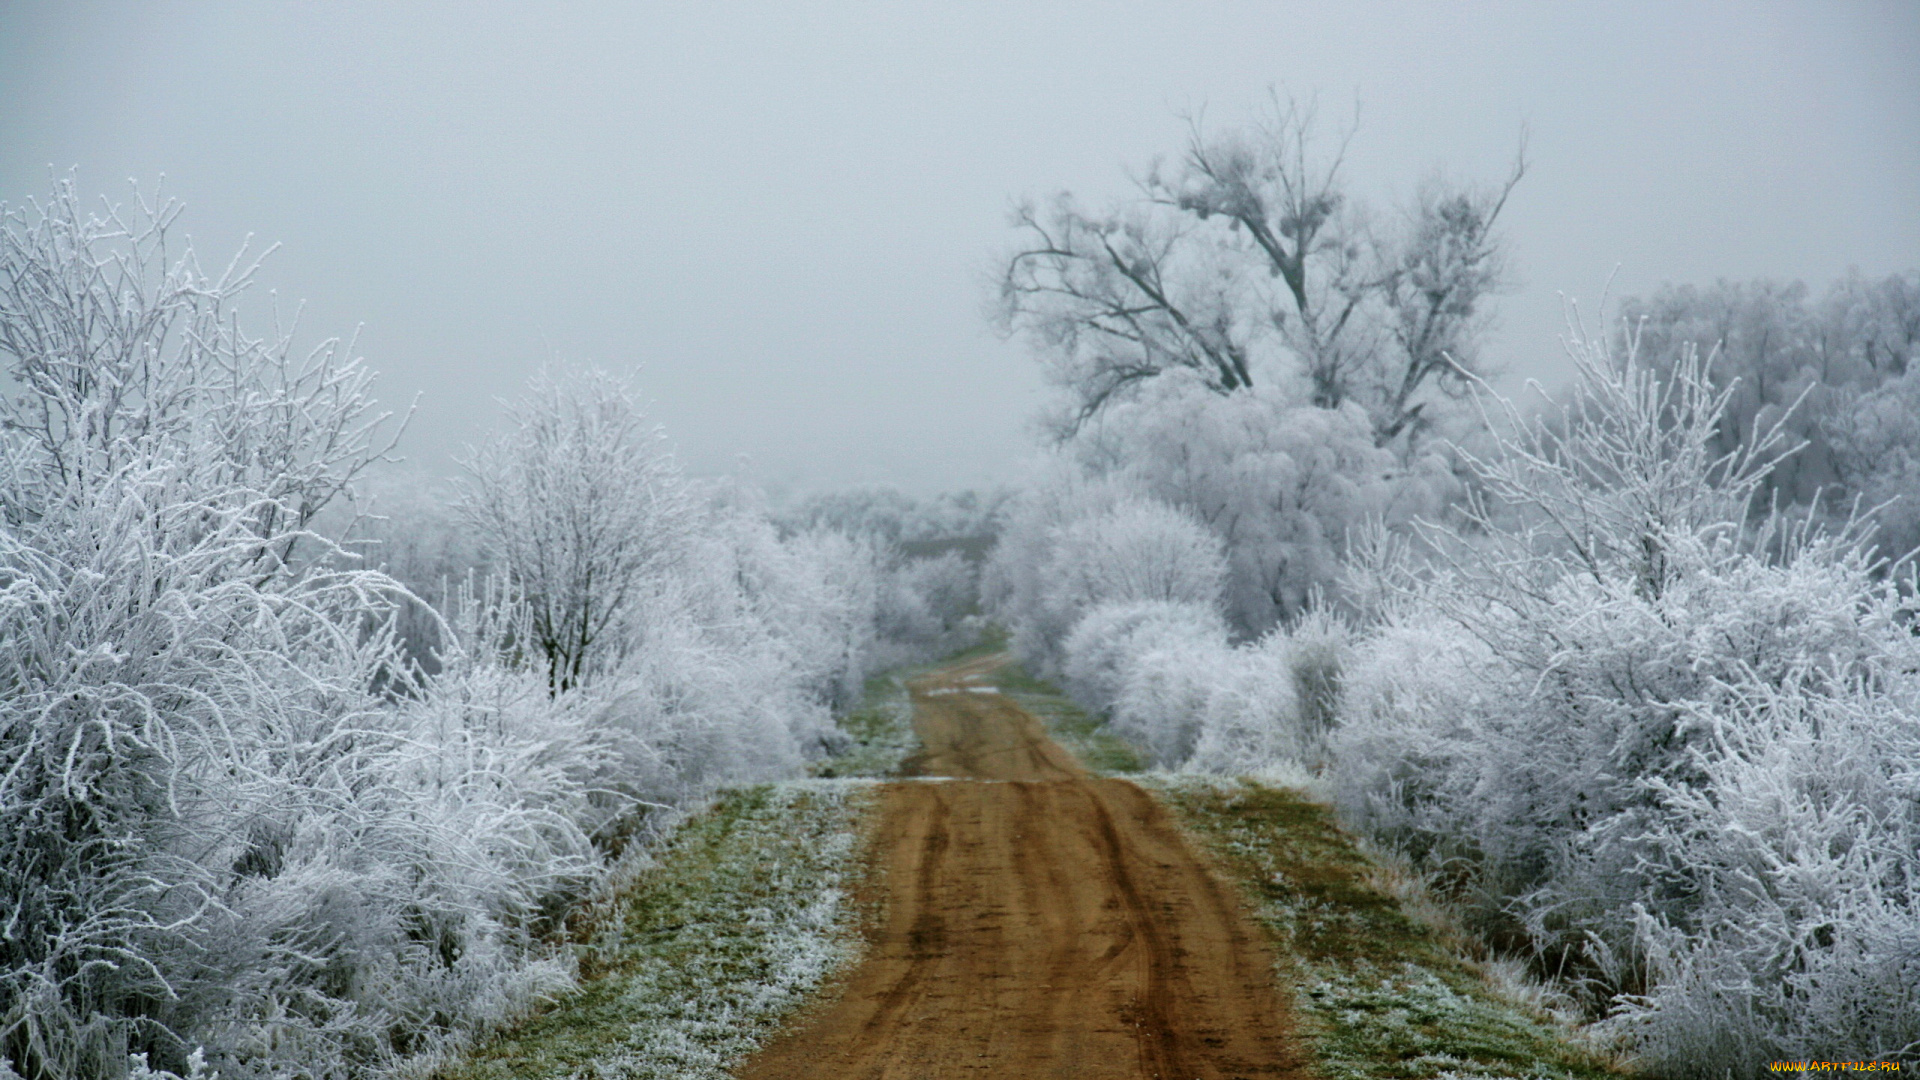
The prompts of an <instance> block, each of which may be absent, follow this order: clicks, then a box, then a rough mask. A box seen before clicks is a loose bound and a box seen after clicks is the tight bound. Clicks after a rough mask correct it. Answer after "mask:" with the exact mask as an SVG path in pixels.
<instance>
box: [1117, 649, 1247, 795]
mask: <svg viewBox="0 0 1920 1080" xmlns="http://www.w3.org/2000/svg"><path fill="white" fill-rule="evenodd" d="M1232 659H1233V651H1232V650H1231V649H1230V648H1228V647H1227V644H1226V642H1225V641H1224V640H1220V639H1206V638H1183V639H1178V640H1174V641H1169V642H1161V643H1156V644H1155V646H1154V647H1151V648H1148V649H1146V650H1145V651H1144V652H1140V653H1138V654H1136V655H1135V657H1134V660H1133V662H1132V663H1131V664H1130V665H1129V671H1128V674H1127V678H1126V680H1125V681H1124V682H1123V683H1122V685H1121V688H1120V694H1119V697H1118V699H1117V700H1116V701H1115V702H1114V705H1113V714H1112V715H1113V719H1112V724H1113V730H1114V731H1115V732H1116V733H1117V734H1119V735H1120V736H1121V737H1122V738H1124V739H1127V740H1128V741H1130V742H1133V743H1134V744H1136V745H1138V746H1142V747H1144V748H1146V750H1147V752H1148V755H1149V756H1150V757H1151V758H1152V760H1153V762H1154V764H1156V765H1159V766H1161V767H1163V768H1178V767H1180V766H1181V765H1183V764H1185V763H1186V761H1187V759H1188V758H1190V757H1192V756H1193V749H1194V746H1195V744H1196V743H1198V742H1199V740H1200V732H1201V724H1202V721H1203V718H1204V717H1205V714H1206V708H1207V700H1208V698H1210V697H1211V696H1212V695H1213V692H1214V690H1215V688H1216V687H1218V686H1219V685H1220V684H1221V683H1222V682H1223V681H1224V677H1225V676H1226V674H1227V673H1228V671H1229V670H1230V666H1231V663H1232Z"/></svg>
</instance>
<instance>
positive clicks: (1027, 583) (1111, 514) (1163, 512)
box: [983, 467, 1226, 675]
mask: <svg viewBox="0 0 1920 1080" xmlns="http://www.w3.org/2000/svg"><path fill="white" fill-rule="evenodd" d="M1225 577H1226V564H1225V560H1224V559H1223V557H1222V555H1221V551H1220V543H1219V541H1218V540H1216V539H1215V538H1214V537H1213V536H1212V535H1211V534H1210V533H1208V532H1207V530H1206V529H1204V528H1202V527H1201V526H1200V525H1198V524H1197V523H1195V522H1194V521H1193V520H1192V519H1191V518H1189V517H1187V516H1186V515H1185V514H1183V513H1181V512H1180V511H1178V510H1176V509H1174V508H1172V507H1170V506H1167V505H1165V504H1164V503H1159V502H1156V501H1154V500H1152V499H1148V498H1143V497H1141V496H1138V495H1135V494H1132V493H1131V492H1130V491H1129V490H1128V488H1127V487H1126V486H1124V485H1121V484H1117V483H1114V482H1111V481H1100V480H1089V479H1087V478H1086V477H1085V476H1083V475H1081V474H1079V473H1078V472H1077V471H1076V470H1073V469H1072V468H1070V467H1069V468H1066V469H1061V470H1058V471H1057V472H1055V473H1054V474H1053V476H1052V477H1051V478H1050V479H1049V482H1046V483H1043V484H1042V485H1040V486H1037V487H1036V488H1035V489H1034V490H1033V491H1031V492H1029V493H1028V495H1027V496H1026V497H1025V498H1024V499H1023V500H1022V501H1021V502H1020V503H1019V505H1018V506H1017V507H1016V509H1015V511H1014V512H1013V514H1012V515H1011V517H1010V520H1009V523H1008V525H1007V528H1006V531H1005V532H1004V533H1003V534H1002V536H1001V540H1000V544H999V546H998V547H996V548H995V552H994V558H993V560H992V562H991V563H990V564H989V567H988V572H987V583H986V585H985V586H984V590H983V591H985V592H986V593H987V595H988V597H989V598H990V602H991V603H992V604H993V605H994V609H995V610H996V611H997V612H998V614H999V616H1000V618H1001V619H1002V620H1003V621H1004V622H1005V623H1006V624H1007V625H1008V626H1009V628H1010V629H1011V630H1012V631H1013V644H1014V649H1015V651H1016V653H1017V654H1018V655H1020V657H1021V658H1022V659H1023V660H1024V661H1026V662H1027V663H1029V664H1032V665H1033V666H1034V667H1036V668H1037V669H1039V670H1040V671H1042V672H1045V673H1046V674H1049V675H1051V674H1057V673H1058V672H1059V670H1060V664H1061V662H1062V660H1063V659H1064V654H1063V650H1064V648H1065V644H1066V638H1067V635H1068V634H1069V633H1071V632H1072V630H1073V627H1074V626H1075V625H1077V624H1078V623H1079V621H1080V619H1081V617H1082V616H1084V615H1085V614H1086V613H1087V612H1088V611H1091V610H1092V609H1093V608H1094V607H1096V606H1098V605H1100V604H1106V603H1118V602H1125V601H1147V600H1159V601H1167V602H1171V603H1191V604H1199V605H1201V606H1203V607H1209V608H1211V607H1215V606H1217V605H1218V603H1219V597H1220V590H1221V586H1222V584H1223V582H1224V580H1225Z"/></svg>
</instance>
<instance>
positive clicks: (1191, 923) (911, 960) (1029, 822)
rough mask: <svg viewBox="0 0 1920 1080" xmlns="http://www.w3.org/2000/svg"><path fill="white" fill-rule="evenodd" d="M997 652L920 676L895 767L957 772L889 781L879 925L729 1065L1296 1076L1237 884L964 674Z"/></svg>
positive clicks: (1164, 1078)
mask: <svg viewBox="0 0 1920 1080" xmlns="http://www.w3.org/2000/svg"><path fill="white" fill-rule="evenodd" d="M1003 659H1004V658H989V659H987V660H983V661H976V662H974V663H973V664H970V665H965V666H960V667H954V668H948V669H946V670H943V671H941V672H939V673H937V674H936V675H934V676H931V677H929V678H927V679H925V680H922V681H920V682H918V683H916V684H915V685H914V687H913V696H914V726H915V727H916V728H917V729H918V731H919V734H920V737H921V740H922V742H923V743H924V745H925V751H924V752H923V753H922V754H921V755H920V756H919V757H917V758H915V759H914V760H913V761H911V762H909V763H908V766H907V772H908V773H909V775H915V776H922V777H950V778H953V779H951V780H944V781H932V782H903V783H899V784H894V785H891V786H890V787H889V788H888V789H887V792H886V802H885V804H884V805H885V809H884V817H883V820H882V826H881V834H880V837H879V841H878V842H879V849H878V854H879V858H880V859H881V860H882V863H883V868H884V873H885V885H884V888H885V889H886V897H887V919H886V924H885V925H884V926H883V927H882V928H880V929H879V930H878V931H877V933H876V935H875V937H874V939H873V941H872V946H871V949H870V951H869V953H868V956H867V958H866V959H865V960H864V961H863V962H862V963H861V964H860V965H859V966H858V967H857V968H856V969H855V970H854V971H853V972H852V973H851V975H850V976H849V977H848V980H847V983H846V986H845V992H844V994H843V995H842V996H841V997H840V998H839V999H838V1000H837V1001H835V1002H832V1003H830V1004H827V1005H824V1006H822V1007H821V1008H819V1009H817V1010H815V1011H814V1012H812V1013H811V1014H809V1015H808V1016H807V1017H806V1018H804V1019H803V1020H802V1021H801V1022H800V1023H799V1024H798V1025H797V1026H796V1027H795V1028H793V1029H792V1030H789V1031H788V1032H786V1033H785V1034H783V1035H782V1036H780V1037H779V1038H777V1039H776V1040H775V1041H773V1042H772V1043H770V1044H769V1045H768V1046H767V1047H766V1048H765V1049H764V1050H762V1051H761V1053H759V1054H758V1055H757V1056H755V1057H754V1058H753V1059H752V1060H751V1061H749V1062H748V1063H747V1064H746V1066H745V1067H744V1068H743V1069H742V1070H741V1073H740V1075H741V1076H742V1077H744V1078H748V1080H774V1078H778V1080H787V1078H821V1080H827V1078H831V1080H877V1078H883V1077H884V1078H890V1080H908V1078H914V1080H942V1078H951V1077H1035V1078H1040V1077H1074V1078H1092V1077H1116V1078H1118V1077H1127V1078H1133V1077H1143V1078H1144V1077H1152V1078H1159V1080H1197V1078H1206V1080H1214V1078H1230V1077H1248V1078H1251V1077H1273V1076H1288V1077H1292V1076H1304V1075H1305V1071H1304V1068H1303V1067H1302V1065H1301V1063H1300V1061H1299V1059H1298V1057H1297V1056H1296V1054H1295V1052H1294V1050H1293V1047H1292V1041H1291V1039H1290V1037H1289V1035H1290V1033H1289V1030H1288V1023H1287V1020H1286V1013H1285V1009H1284V1006H1283V1005H1282V1004H1281V1001H1280V999H1279V997H1278V996H1277V994H1276V993H1275V990H1274V987H1273V983H1272V974H1271V973H1272V964H1271V963H1270V959H1269V956H1268V954H1267V951H1266V948H1265V945H1264V943H1263V942H1262V941H1261V940H1260V937H1259V932H1258V931H1257V930H1256V929H1255V928H1254V927H1253V926H1252V925H1251V924H1249V923H1248V921H1247V919H1246V918H1245V916H1244V915H1243V914H1242V913H1241V911H1240V909H1239V906H1238V904H1237V902H1236V899H1235V897H1234V895H1233V893H1232V892H1231V890H1230V889H1229V888H1228V887H1226V886H1224V885H1222V884H1221V883H1219V882H1217V881H1216V880H1215V879H1214V878H1213V876H1212V875H1211V874H1210V873H1209V872H1208V870H1207V869H1206V867H1205V866H1204V865H1203V864H1202V863H1201V862H1200V861H1199V859H1198V858H1197V857H1196V856H1195V855H1194V853H1193V852H1192V851H1191V850H1190V849H1189V848H1188V847H1187V845H1186V843H1185V842H1184V840H1183V839H1182V838H1181V836H1180V834H1179V833H1178V831H1177V830H1176V829H1175V828H1174V825H1173V822H1172V821H1171V819H1170V818H1169V817H1168V816H1167V814H1166V812H1165V811H1164V810H1162V809H1161V808H1160V806H1159V805H1158V804H1157V803H1155V802H1154V801H1153V800H1152V799H1151V798H1150V797H1149V796H1148V795H1147V794H1146V793H1145V792H1144V791H1142V790H1140V789H1139V788H1137V787H1135V786H1133V785H1132V784H1129V783H1126V782H1124V781H1120V780H1107V779H1101V778H1097V777H1092V776H1089V775H1087V774H1086V773H1085V772H1083V771H1082V770H1081V769H1080V768H1079V767H1078V765H1077V764H1076V763H1075V762H1074V761H1073V759H1072V758H1071V757H1070V756H1069V755H1068V754H1067V753H1066V752H1065V751H1063V750H1062V749H1061V748H1060V747H1059V746H1057V745H1055V744H1054V743H1053V742H1052V741H1051V740H1050V739H1048V738H1047V736H1046V733H1045V732H1044V730H1042V728H1041V726H1040V724H1039V722H1038V721H1037V720H1035V719H1034V717H1032V716H1031V715H1029V714H1027V713H1026V712H1024V711H1022V710H1021V709H1019V708H1018V707H1017V706H1016V705H1014V703H1013V702H1012V701H1011V700H1009V699H1007V698H1005V697H1002V696H1000V695H998V694H990V693H978V692H974V691H971V690H968V689H967V688H966V680H967V679H968V677H969V676H974V675H977V674H978V673H980V672H982V671H985V670H988V669H990V668H991V667H993V666H994V665H995V664H996V663H999V662H1002V661H1003ZM982 781H986V782H982Z"/></svg>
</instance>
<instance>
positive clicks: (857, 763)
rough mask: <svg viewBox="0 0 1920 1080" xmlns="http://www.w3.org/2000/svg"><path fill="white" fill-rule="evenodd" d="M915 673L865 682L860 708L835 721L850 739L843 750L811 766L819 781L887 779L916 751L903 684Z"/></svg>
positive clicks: (898, 673) (917, 741) (909, 702)
mask: <svg viewBox="0 0 1920 1080" xmlns="http://www.w3.org/2000/svg"><path fill="white" fill-rule="evenodd" d="M918 670H919V669H909V670H907V671H890V672H886V673H884V674H881V675H875V676H873V677H871V678H869V679H868V680H867V684H866V687H865V689H864V692H863V693H862V694H861V695H860V704H859V705H857V706H855V707H854V708H853V709H852V710H851V711H849V712H848V713H847V714H846V715H845V716H842V717H840V718H839V719H838V720H836V721H835V723H837V724H838V725H839V726H840V730H841V731H843V732H845V733H846V734H847V735H848V736H849V737H851V738H852V740H853V742H852V744H851V745H850V746H849V747H848V748H847V749H845V750H843V751H841V752H840V753H839V754H836V755H834V756H833V757H830V758H827V759H825V760H824V761H818V762H815V763H814V764H813V766H812V767H811V769H809V771H810V772H812V773H813V775H815V776H820V777H836V776H842V777H844V776H867V777H880V776H891V775H893V774H894V773H895V772H897V771H899V769H900V763H901V762H902V761H905V760H906V759H907V758H908V757H910V756H912V755H913V753H914V751H916V750H918V749H920V739H919V737H918V736H916V735H915V734H914V733H913V701H912V700H911V699H910V698H909V696H908V694H907V684H906V680H907V679H908V678H910V677H911V676H912V674H914V673H916V672H917V671H918Z"/></svg>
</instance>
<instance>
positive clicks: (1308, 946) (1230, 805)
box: [1142, 775, 1621, 1080]
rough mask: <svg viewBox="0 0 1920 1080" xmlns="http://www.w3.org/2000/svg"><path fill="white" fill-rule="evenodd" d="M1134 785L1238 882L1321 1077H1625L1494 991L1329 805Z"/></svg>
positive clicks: (1163, 780) (1192, 781)
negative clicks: (1159, 802) (1161, 804)
mask: <svg viewBox="0 0 1920 1080" xmlns="http://www.w3.org/2000/svg"><path fill="white" fill-rule="evenodd" d="M1142 782H1143V783H1145V784H1146V786H1148V787H1150V788H1152V789H1153V790H1154V791H1155V792H1156V793H1157V794H1159V796H1160V797H1161V798H1162V799H1163V800H1164V801H1165V802H1166V804H1167V805H1168V806H1169V807H1170V808H1172V810H1173V811H1174V813H1175V815H1176V816H1177V817H1178V818H1179V820H1180V822H1181V824H1182V825H1183V826H1185V827H1186V829H1187V831H1188V833H1189V835H1191V836H1192V837H1193V838H1194V839H1195V840H1196V841H1198V842H1199V843H1200V844H1201V845H1202V847H1203V848H1204V849H1205V850H1207V851H1208V852H1209V853H1210V854H1211V855H1212V856H1213V858H1214V859H1215V860H1216V864H1217V865H1218V866H1220V867H1221V869H1223V870H1224V871H1225V872H1227V873H1228V874H1229V875H1230V876H1232V877H1233V878H1234V879H1235V880H1236V881H1237V882H1238V883H1239V884H1240V886H1241V887H1242V890H1243V892H1244V893H1245V895H1246V897H1247V899H1248V900H1249V902H1250V906H1251V908H1252V910H1253V912H1254V914H1255V915H1256V917H1257V918H1258V919H1259V921H1260V923H1261V924H1262V926H1263V927H1264V928H1265V929H1266V931H1267V933H1268V935H1269V937H1270V939H1271V941H1272V943H1273V946H1274V951H1275V954H1276V955H1277V956H1278V957H1279V958H1280V959H1279V961H1278V963H1279V967H1280V976H1281V980H1282V982H1283V983H1285V984H1287V985H1290V986H1292V987H1294V988H1295V1002H1294V1007H1295V1010H1296V1012H1297V1013H1298V1015H1299V1017H1300V1020H1301V1023H1302V1025H1303V1027H1304V1028H1305V1029H1306V1031H1307V1033H1308V1034H1309V1036H1310V1038H1311V1039H1312V1040H1313V1047H1314V1050H1315V1051H1316V1055H1317V1057H1318V1059H1319V1066H1320V1072H1321V1073H1322V1074H1323V1075H1324V1076H1325V1077H1327V1078H1328V1080H1428V1078H1433V1080H1439V1078H1443V1077H1445V1078H1452V1077H1462V1078H1467V1077H1472V1078H1479V1077H1485V1078H1495V1077H1526V1078H1543V1080H1544V1078H1557V1080H1572V1078H1593V1080H1598V1078H1601V1077H1617V1076H1619V1075H1621V1074H1620V1073H1618V1072H1617V1071H1615V1070H1614V1068H1613V1067H1612V1066H1611V1065H1610V1064H1609V1063H1608V1061H1607V1060H1606V1059H1605V1058H1604V1057H1602V1056H1601V1055H1599V1054H1597V1053H1593V1052H1590V1051H1588V1050H1585V1049H1583V1048H1581V1047H1580V1046H1578V1045H1577V1044H1576V1042H1575V1041H1574V1040H1573V1038H1572V1033H1571V1031H1570V1030H1569V1029H1568V1028H1566V1027H1565V1026H1564V1025H1563V1024H1561V1023H1560V1022H1559V1021H1557V1020H1555V1019H1554V1018H1553V1017H1552V1016H1551V1015H1549V1014H1548V1013H1546V1012H1545V1011H1543V1010H1542V1009H1539V1008H1536V1007H1531V1006H1529V1005H1528V1004H1525V1003H1523V1002H1522V1001H1520V1000H1517V999H1516V998H1517V997H1518V994H1504V993H1501V992H1498V991H1496V990H1495V989H1494V988H1493V987H1492V985H1491V984H1490V983H1489V979H1488V976H1489V972H1488V971H1487V970H1486V969H1484V968H1482V967H1481V966H1480V965H1477V964H1475V963H1472V962H1470V961H1468V960H1466V959H1464V958H1463V957H1462V953H1461V949H1460V947H1459V946H1460V943H1459V942H1457V941H1450V940H1448V935H1447V934H1446V933H1444V932H1443V931H1442V930H1440V929H1437V928H1436V926H1443V925H1445V919H1444V915H1443V914H1441V913H1437V912H1436V913H1432V914H1431V915H1429V916H1428V917H1416V910H1417V905H1418V904H1419V902H1420V898H1419V895H1418V893H1417V891H1416V890H1412V889H1409V888H1406V887H1405V882H1404V881H1403V880H1397V879H1396V875H1395V874H1394V872H1393V871H1391V870H1388V869H1386V868H1383V867H1381V866H1380V865H1379V864H1378V863H1376V862H1374V861H1373V860H1370V859H1369V858H1368V857H1367V856H1366V855H1365V853H1363V852H1362V851H1361V850H1359V848H1358V847H1357V846H1356V845H1355V843H1354V841H1353V838H1352V837H1350V836H1349V835H1348V834H1347V833H1345V832H1344V831H1342V830H1341V829H1340V828H1339V826H1338V825H1337V824H1336V823H1335V822H1334V820H1333V813H1332V811H1331V810H1330V809H1329V808H1327V807H1326V806H1324V805H1322V804H1320V803H1316V802H1313V801H1311V800H1309V799H1307V798H1306V797H1304V796H1303V795H1301V794H1299V793H1297V792H1294V791H1290V790H1286V789H1283V788H1277V787H1269V786H1266V785H1263V784H1256V783H1251V782H1246V781H1235V780H1224V779H1218V778H1212V777H1186V776H1166V775H1155V776H1149V777H1143V778H1142ZM1436 916H1437V917H1436ZM1495 974H1498V972H1495ZM1516 989H1517V990H1518V991H1519V992H1520V993H1524V992H1525V991H1524V988H1522V987H1517V988H1516Z"/></svg>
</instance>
